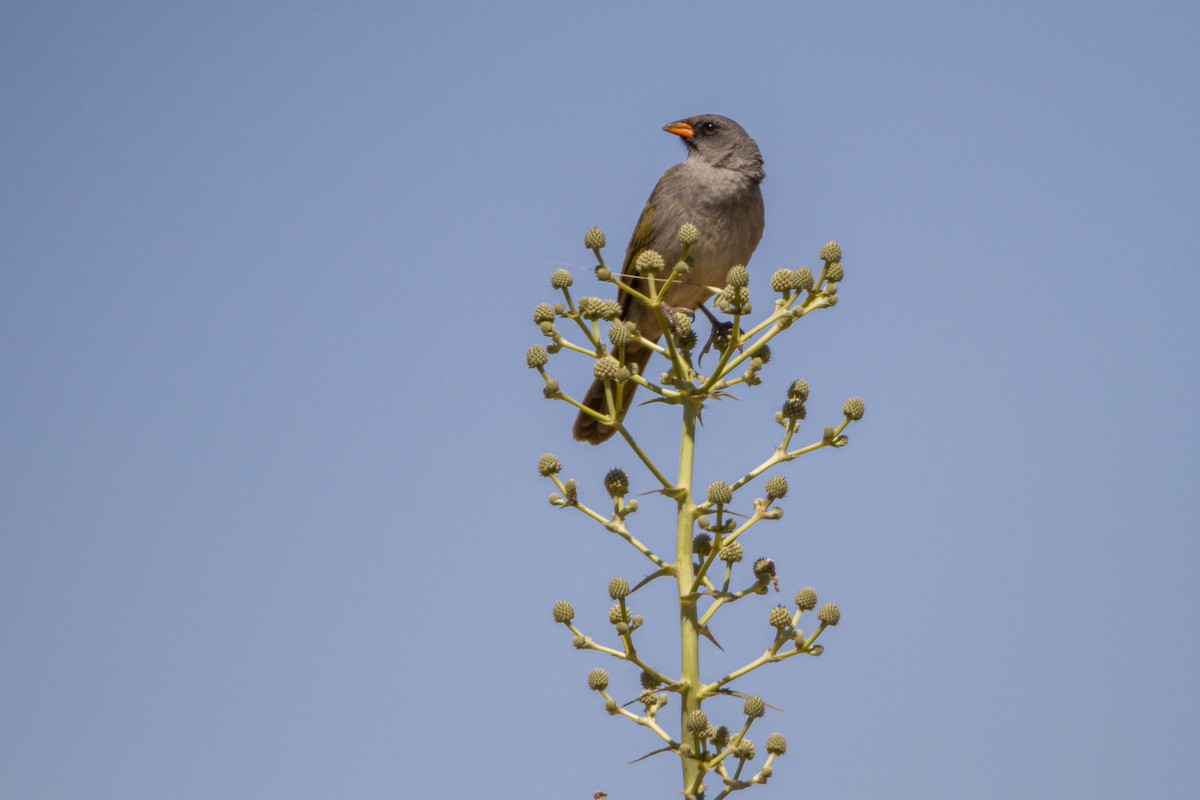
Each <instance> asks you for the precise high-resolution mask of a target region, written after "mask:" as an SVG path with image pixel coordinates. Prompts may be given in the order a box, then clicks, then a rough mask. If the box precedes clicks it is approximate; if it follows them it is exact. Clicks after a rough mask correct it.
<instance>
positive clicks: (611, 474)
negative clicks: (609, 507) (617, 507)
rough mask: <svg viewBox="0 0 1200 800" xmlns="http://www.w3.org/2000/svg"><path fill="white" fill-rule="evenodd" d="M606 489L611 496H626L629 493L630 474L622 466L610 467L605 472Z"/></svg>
mask: <svg viewBox="0 0 1200 800" xmlns="http://www.w3.org/2000/svg"><path fill="white" fill-rule="evenodd" d="M604 490H605V491H606V492H608V494H609V496H610V497H624V496H625V495H626V494H628V493H629V476H628V475H626V474H625V470H623V469H620V468H615V469H610V470H609V471H608V472H606V473H605V474H604Z"/></svg>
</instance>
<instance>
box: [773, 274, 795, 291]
mask: <svg viewBox="0 0 1200 800" xmlns="http://www.w3.org/2000/svg"><path fill="white" fill-rule="evenodd" d="M797 288H799V284H798V282H797V280H796V273H794V272H792V271H791V270H790V269H777V270H775V272H773V273H772V274H771V291H773V292H779V293H780V294H783V293H784V292H790V291H794V290H795V289H797Z"/></svg>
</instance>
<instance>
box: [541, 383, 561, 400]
mask: <svg viewBox="0 0 1200 800" xmlns="http://www.w3.org/2000/svg"><path fill="white" fill-rule="evenodd" d="M559 394H561V391H560V390H559V388H558V381H546V385H545V386H543V387H542V396H543V397H545V398H546V399H547V400H553V399H554V398H556V397H558V396H559Z"/></svg>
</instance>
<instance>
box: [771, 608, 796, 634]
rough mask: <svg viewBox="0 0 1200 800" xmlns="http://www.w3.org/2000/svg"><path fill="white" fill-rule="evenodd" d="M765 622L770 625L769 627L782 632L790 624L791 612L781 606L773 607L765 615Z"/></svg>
mask: <svg viewBox="0 0 1200 800" xmlns="http://www.w3.org/2000/svg"><path fill="white" fill-rule="evenodd" d="M767 622H769V623H771V627H773V628H779V629H780V630H783V629H784V628H786V627H788V626H789V625H791V624H792V612H790V611H788V610H787V609H786V608H785V607H783V606H775V607H774V608H772V609H771V613H769V614H767Z"/></svg>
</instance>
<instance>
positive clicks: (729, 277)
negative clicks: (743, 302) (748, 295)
mask: <svg viewBox="0 0 1200 800" xmlns="http://www.w3.org/2000/svg"><path fill="white" fill-rule="evenodd" d="M725 282H726V283H728V284H729V285H730V286H732V287H734V288H735V289H744V288H746V287H747V286H749V285H750V271H749V270H748V269H746V267H745V265H744V264H735V265H734V266H732V267H730V268H729V272H728V273H727V274H726V275H725Z"/></svg>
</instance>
